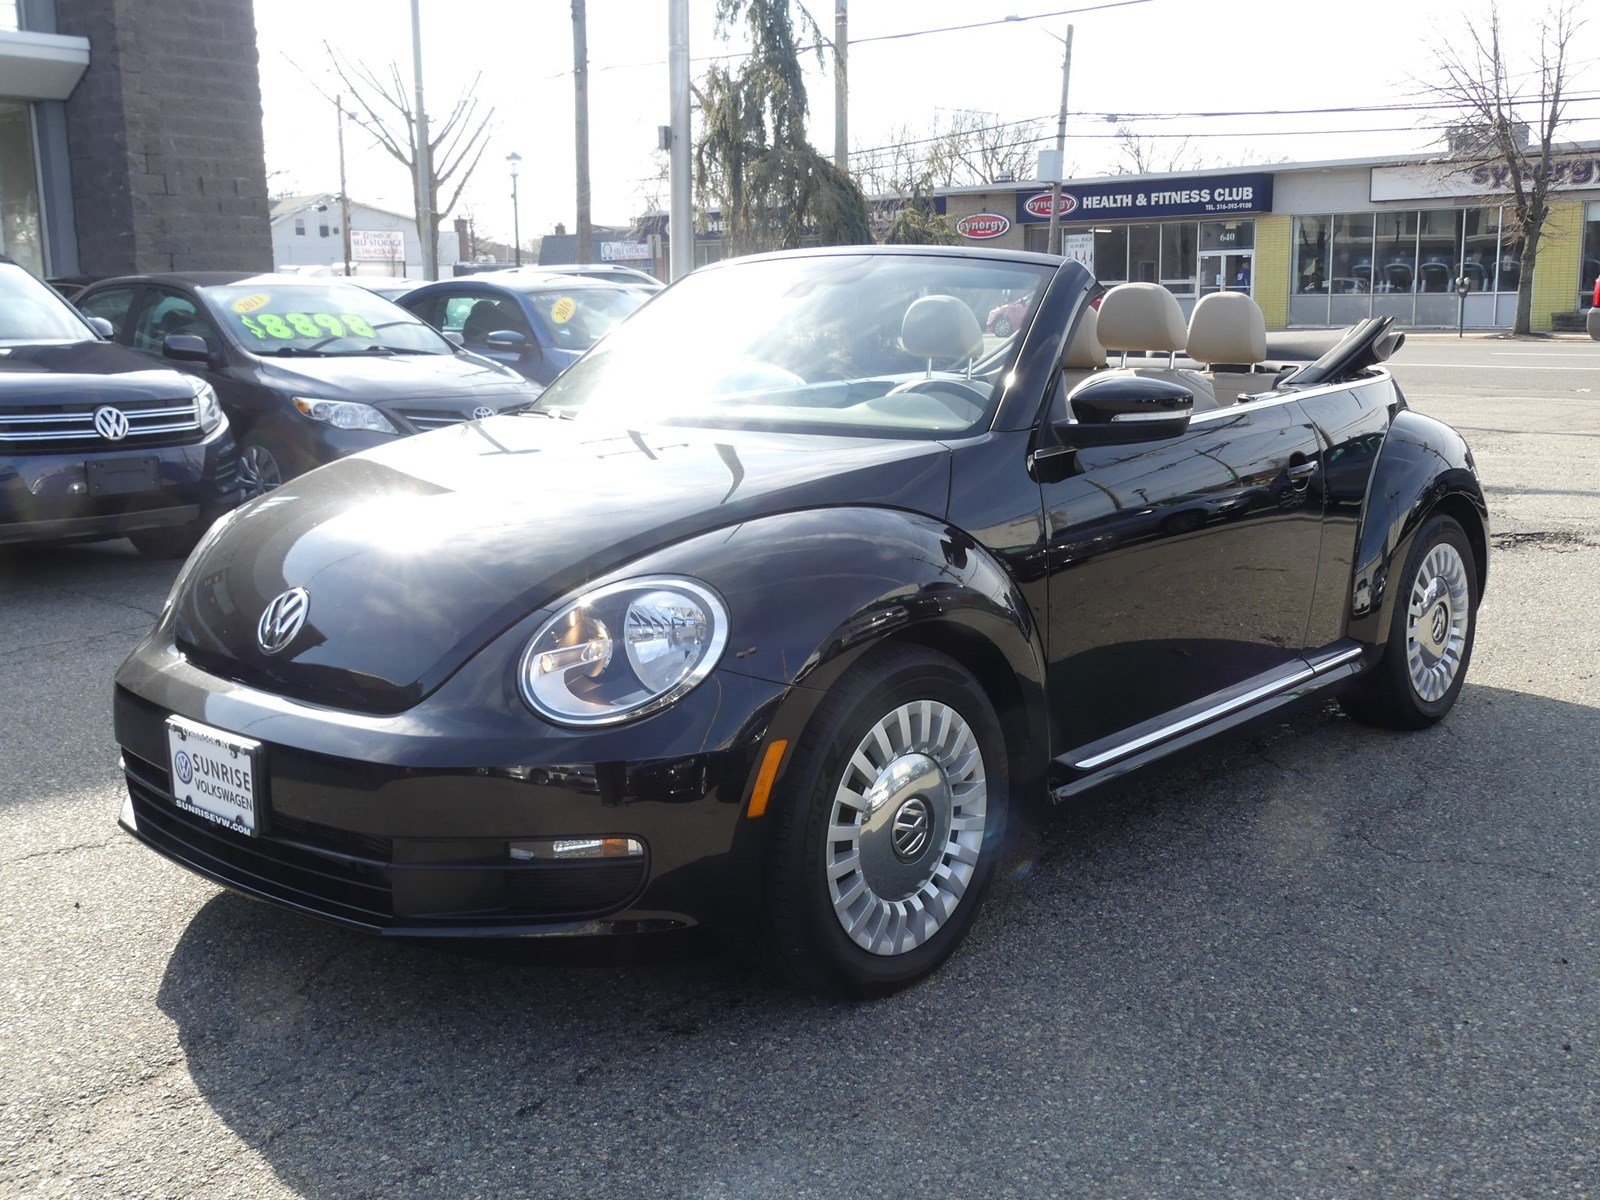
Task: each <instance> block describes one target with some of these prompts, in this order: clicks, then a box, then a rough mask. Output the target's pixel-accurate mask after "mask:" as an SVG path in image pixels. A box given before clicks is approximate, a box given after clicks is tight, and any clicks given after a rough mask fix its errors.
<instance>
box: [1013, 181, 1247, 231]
mask: <svg viewBox="0 0 1600 1200" xmlns="http://www.w3.org/2000/svg"><path fill="white" fill-rule="evenodd" d="M1271 208H1272V176H1271V175H1267V174H1262V173H1252V174H1248V175H1207V176H1203V177H1201V178H1198V179H1170V180H1169V179H1162V180H1156V181H1153V182H1151V181H1145V180H1137V179H1134V180H1129V181H1128V182H1127V183H1123V182H1121V181H1120V180H1118V181H1113V182H1111V183H1085V184H1070V183H1069V184H1064V185H1063V186H1062V188H1061V202H1060V205H1059V207H1058V208H1057V210H1056V211H1057V214H1058V216H1059V217H1060V218H1061V219H1063V220H1064V219H1066V218H1068V217H1071V218H1072V219H1073V220H1077V221H1090V220H1094V219H1095V218H1097V217H1105V218H1108V219H1118V220H1135V219H1138V218H1141V217H1204V216H1211V215H1213V214H1222V213H1260V212H1268V211H1270V210H1271ZM1049 219H1050V193H1049V192H1036V193H1034V194H1033V195H1027V194H1026V193H1021V192H1019V193H1018V194H1017V220H1018V221H1019V222H1023V223H1027V222H1032V221H1048V220H1049Z"/></svg>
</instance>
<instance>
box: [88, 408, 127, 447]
mask: <svg viewBox="0 0 1600 1200" xmlns="http://www.w3.org/2000/svg"><path fill="white" fill-rule="evenodd" d="M94 431H95V432H96V433H98V434H99V435H100V436H101V437H103V438H105V439H106V441H108V442H120V441H121V440H122V439H123V438H125V437H127V436H128V414H127V413H125V412H123V411H122V410H121V409H120V408H112V407H111V406H110V405H109V404H107V405H104V406H102V407H100V408H97V409H95V410H94Z"/></svg>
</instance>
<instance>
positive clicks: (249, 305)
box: [233, 292, 272, 313]
mask: <svg viewBox="0 0 1600 1200" xmlns="http://www.w3.org/2000/svg"><path fill="white" fill-rule="evenodd" d="M271 303H272V297H271V296H269V295H267V294H266V293H265V292H251V293H250V294H249V295H248V296H240V297H239V298H238V299H237V300H235V301H234V302H233V311H234V312H236V313H253V312H255V311H256V309H258V308H265V307H266V306H267V305H268V304H271Z"/></svg>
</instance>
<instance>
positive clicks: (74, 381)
mask: <svg viewBox="0 0 1600 1200" xmlns="http://www.w3.org/2000/svg"><path fill="white" fill-rule="evenodd" d="M193 395H194V385H193V384H192V383H191V382H190V380H189V377H188V376H186V375H183V374H181V373H180V372H178V371H175V370H173V369H172V368H170V367H159V366H152V365H151V363H150V360H149V359H148V358H146V357H144V355H142V354H136V353H134V352H133V351H132V350H128V349H125V348H124V347H122V346H114V345H112V344H111V343H110V342H64V343H55V344H49V343H46V344H42V345H38V346H0V406H3V407H6V408H26V407H29V406H31V405H34V404H60V403H62V402H64V401H69V400H70V401H75V402H79V403H83V404H117V403H119V402H121V403H130V402H133V401H137V400H175V399H183V400H188V399H189V398H190V397H192V396H193Z"/></svg>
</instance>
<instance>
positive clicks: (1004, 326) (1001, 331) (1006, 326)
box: [994, 317, 1013, 337]
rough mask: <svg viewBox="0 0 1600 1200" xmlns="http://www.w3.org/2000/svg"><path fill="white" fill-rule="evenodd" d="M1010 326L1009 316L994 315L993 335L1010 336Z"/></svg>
mask: <svg viewBox="0 0 1600 1200" xmlns="http://www.w3.org/2000/svg"><path fill="white" fill-rule="evenodd" d="M1012 328H1013V326H1012V324H1011V318H1010V317H996V318H995V319H994V335H995V337H1010V336H1011V330H1012Z"/></svg>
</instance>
